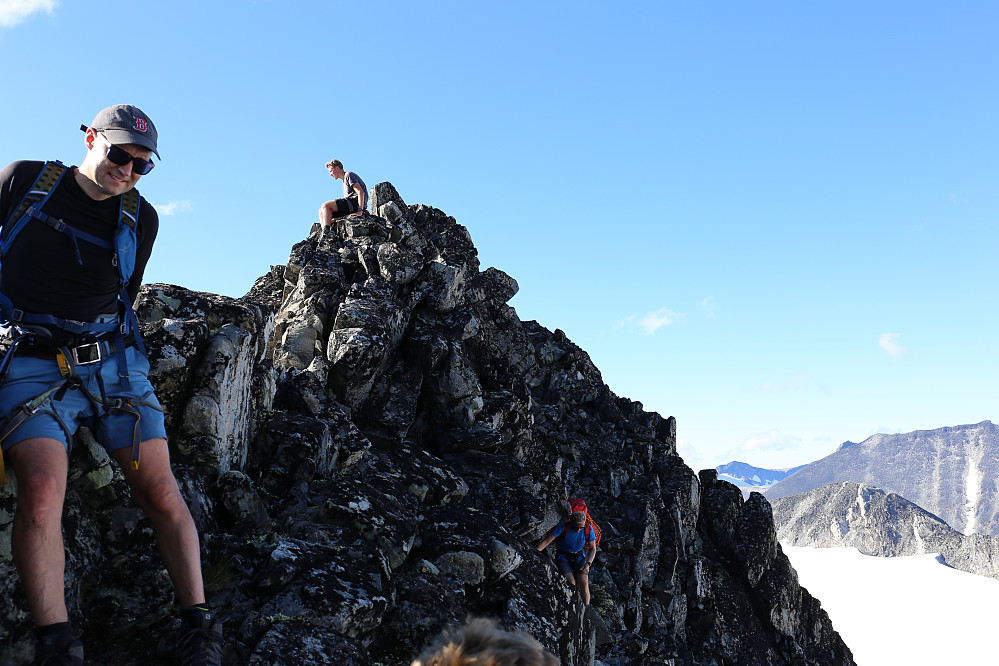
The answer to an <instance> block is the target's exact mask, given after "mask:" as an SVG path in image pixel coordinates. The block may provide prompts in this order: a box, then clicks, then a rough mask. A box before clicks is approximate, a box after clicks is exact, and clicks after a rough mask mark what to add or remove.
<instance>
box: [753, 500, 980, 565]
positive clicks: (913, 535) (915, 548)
mask: <svg viewBox="0 0 999 666" xmlns="http://www.w3.org/2000/svg"><path fill="white" fill-rule="evenodd" d="M771 505H772V506H773V513H774V522H775V523H776V525H777V539H778V540H779V541H780V542H781V543H782V544H784V545H786V546H814V547H817V548H839V547H851V548H856V549H857V550H859V551H860V552H861V553H863V554H865V555H872V556H876V557H901V556H906V555H925V554H928V553H939V554H940V557H941V558H942V560H943V561H944V562H945V563H946V564H947V565H949V566H951V567H954V568H955V569H960V570H961V571H967V572H969V573H973V574H978V575H981V576H988V577H990V578H999V537H992V536H986V535H984V534H972V535H970V536H965V535H963V534H961V533H960V532H958V531H956V530H954V529H952V528H951V527H950V526H949V525H948V524H947V523H945V522H944V521H942V520H940V519H939V518H938V517H936V516H935V515H933V514H932V513H930V512H928V511H926V510H924V509H922V508H920V507H919V506H917V505H915V504H913V503H912V502H910V501H908V500H907V499H905V498H904V497H902V496H901V495H897V494H895V493H886V492H885V491H883V490H881V489H879V488H873V487H871V486H867V485H864V484H859V483H831V484H829V485H827V486H823V487H822V488H818V489H816V490H812V491H809V492H807V493H803V494H800V495H785V496H784V497H781V498H778V499H775V500H773V501H772V502H771Z"/></svg>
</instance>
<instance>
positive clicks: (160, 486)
mask: <svg viewBox="0 0 999 666" xmlns="http://www.w3.org/2000/svg"><path fill="white" fill-rule="evenodd" d="M140 447H141V448H140V451H141V457H140V461H139V462H140V464H139V469H132V449H131V447H125V448H122V449H118V450H117V451H115V452H114V453H112V455H113V456H114V458H115V460H117V461H118V464H120V465H121V468H122V469H123V470H124V471H125V479H126V480H127V481H128V483H129V485H130V486H131V487H132V491H133V492H134V493H135V497H136V500H137V501H138V502H139V506H141V507H142V510H143V511H145V512H146V515H147V516H149V520H150V521H151V522H152V524H153V530H154V531H155V533H156V543H157V545H158V546H159V550H160V556H161V557H162V558H163V564H164V565H166V568H167V571H169V572H170V578H171V579H173V584H174V588H175V589H176V595H177V602H178V604H179V605H180V606H182V607H184V606H193V605H195V604H202V603H204V602H205V589H204V583H203V580H202V576H201V546H200V544H199V542H198V529H197V527H196V526H195V524H194V519H193V518H192V517H191V511H190V509H188V507H187V502H185V501H184V497H183V496H182V495H181V494H180V488H179V487H178V486H177V479H175V478H174V476H173V470H172V469H171V468H170V452H169V449H168V447H167V441H166V440H165V439H163V438H156V439H150V440H146V441H145V442H143V443H142V444H141V445H140Z"/></svg>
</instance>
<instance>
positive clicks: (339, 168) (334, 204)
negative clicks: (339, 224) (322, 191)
mask: <svg viewBox="0 0 999 666" xmlns="http://www.w3.org/2000/svg"><path fill="white" fill-rule="evenodd" d="M326 170H327V171H329V172H330V175H331V176H333V177H334V178H335V179H337V180H342V181H343V198H342V199H333V200H332V201H327V202H325V203H324V204H323V205H322V206H320V207H319V224H321V225H322V227H323V231H325V230H326V229H327V227H329V226H330V224H331V223H332V222H333V218H335V217H345V216H346V217H349V216H351V215H357V214H358V213H363V212H364V209H365V208H366V207H367V205H368V188H367V186H365V184H364V181H363V180H361V177H360V176H358V175H357V174H356V173H354V172H353V171H344V170H343V163H342V162H340V160H330V161H329V162H327V163H326Z"/></svg>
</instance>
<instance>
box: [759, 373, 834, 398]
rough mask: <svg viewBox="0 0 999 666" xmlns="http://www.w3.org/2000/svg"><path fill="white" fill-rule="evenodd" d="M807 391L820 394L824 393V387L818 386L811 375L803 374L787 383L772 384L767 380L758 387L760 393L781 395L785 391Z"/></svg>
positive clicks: (794, 376)
mask: <svg viewBox="0 0 999 666" xmlns="http://www.w3.org/2000/svg"><path fill="white" fill-rule="evenodd" d="M809 389H815V390H818V391H821V392H822V393H825V392H826V389H825V387H823V386H822V385H821V384H819V382H818V380H816V379H815V378H814V377H812V376H811V375H806V374H803V373H798V374H796V375H792V376H791V377H790V378H789V379H788V380H787V381H784V382H772V381H769V380H767V381H765V382H763V384H761V385H760V388H759V391H760V393H783V392H787V391H807V390H809Z"/></svg>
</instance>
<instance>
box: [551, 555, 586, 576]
mask: <svg viewBox="0 0 999 666" xmlns="http://www.w3.org/2000/svg"><path fill="white" fill-rule="evenodd" d="M555 565H556V566H558V570H559V571H561V572H562V575H563V576H568V575H569V574H576V575H584V576H585V575H586V574H583V573H582V571H583V567H585V566H586V551H585V550H581V551H579V552H578V553H567V552H565V551H564V550H557V551H555Z"/></svg>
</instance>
